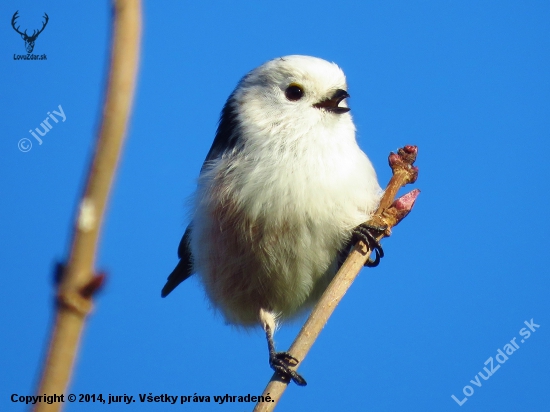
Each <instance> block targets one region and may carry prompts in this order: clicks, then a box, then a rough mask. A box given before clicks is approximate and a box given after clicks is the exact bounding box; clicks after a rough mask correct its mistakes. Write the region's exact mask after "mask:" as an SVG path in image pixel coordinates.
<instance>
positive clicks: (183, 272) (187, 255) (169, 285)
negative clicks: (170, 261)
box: [161, 225, 193, 298]
mask: <svg viewBox="0 0 550 412" xmlns="http://www.w3.org/2000/svg"><path fill="white" fill-rule="evenodd" d="M190 237H191V225H189V226H187V229H186V230H185V234H184V235H183V237H182V238H181V242H180V245H179V247H178V257H179V258H180V261H179V263H178V265H177V266H176V267H175V269H174V270H173V271H172V273H170V275H169V276H168V281H167V282H166V285H164V287H163V288H162V292H161V296H162V297H163V298H164V297H166V296H168V294H169V293H170V292H172V291H173V290H174V289H175V288H176V286H178V285H179V284H180V283H181V282H183V281H184V280H185V279H187V278H188V277H189V276H191V275H192V274H193V256H192V255H191V249H190V247H189V240H190Z"/></svg>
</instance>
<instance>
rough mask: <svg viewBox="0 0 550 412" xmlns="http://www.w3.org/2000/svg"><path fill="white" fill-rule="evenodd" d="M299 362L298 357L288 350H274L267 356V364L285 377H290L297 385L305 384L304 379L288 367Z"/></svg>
mask: <svg viewBox="0 0 550 412" xmlns="http://www.w3.org/2000/svg"><path fill="white" fill-rule="evenodd" d="M299 362H300V361H299V360H298V359H296V358H295V357H294V356H292V355H291V354H290V353H288V352H275V353H273V354H272V355H271V356H270V357H269V366H271V368H272V369H273V370H274V371H275V372H278V373H280V374H281V375H282V376H284V377H285V378H287V379H292V381H293V382H294V383H295V384H296V385H298V386H306V385H307V382H306V380H305V379H304V378H302V376H301V375H300V374H299V373H298V372H296V371H295V370H294V369H290V367H291V366H296V365H298V363H299Z"/></svg>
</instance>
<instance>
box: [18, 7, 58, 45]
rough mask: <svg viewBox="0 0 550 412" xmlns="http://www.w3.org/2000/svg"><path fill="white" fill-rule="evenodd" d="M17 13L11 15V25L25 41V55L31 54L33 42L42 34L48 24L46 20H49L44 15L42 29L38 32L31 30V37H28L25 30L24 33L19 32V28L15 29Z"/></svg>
mask: <svg viewBox="0 0 550 412" xmlns="http://www.w3.org/2000/svg"><path fill="white" fill-rule="evenodd" d="M17 13H19V10H17V11H16V12H15V13H14V14H13V17H12V18H11V25H12V27H13V29H14V30H15V31H16V32H17V33H19V34H20V35H21V38H22V39H23V40H25V48H26V49H27V53H32V51H33V50H34V42H35V41H36V38H37V37H38V35H39V34H40V33H42V31H44V28H45V27H46V24H48V20H49V19H50V18H49V17H48V15H47V14H46V13H44V16H43V17H44V19H46V21H44V23H42V28H41V29H40V30H38V31H37V30H33V32H32V35H31V36H29V35H28V34H27V30H25V32H24V33H22V32H20V31H19V27H20V26H17V27H15V20H17V18H18V17H19V16H18V15H17Z"/></svg>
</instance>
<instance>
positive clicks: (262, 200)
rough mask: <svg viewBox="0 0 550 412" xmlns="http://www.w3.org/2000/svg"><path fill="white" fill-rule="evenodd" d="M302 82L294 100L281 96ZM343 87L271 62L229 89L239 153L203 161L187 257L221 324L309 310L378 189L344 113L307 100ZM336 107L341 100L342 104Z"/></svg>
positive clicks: (331, 71) (300, 66)
mask: <svg viewBox="0 0 550 412" xmlns="http://www.w3.org/2000/svg"><path fill="white" fill-rule="evenodd" d="M291 83H296V84H299V85H301V86H302V88H303V90H304V92H305V93H304V96H303V97H302V98H301V99H300V100H298V101H290V100H288V99H287V98H286V97H285V90H286V88H287V87H288V86H289V84H291ZM337 89H344V90H347V85H346V79H345V76H344V73H343V72H342V70H341V69H340V68H339V67H338V66H337V65H336V64H334V63H329V62H327V61H325V60H321V59H318V58H314V57H308V56H287V57H284V58H280V59H275V60H271V61H269V62H267V63H265V64H264V65H262V66H260V67H258V68H257V69H255V70H253V71H252V72H250V73H249V74H248V75H247V76H245V77H244V78H243V80H242V81H241V82H240V83H239V85H238V86H237V89H236V90H235V92H234V93H233V98H234V99H235V102H236V107H237V124H238V127H237V128H236V131H237V132H238V146H237V147H236V148H235V150H233V151H231V152H228V153H225V154H224V155H223V156H222V157H221V158H219V159H217V160H216V161H214V162H212V163H210V164H209V165H208V167H206V168H205V169H204V170H203V173H202V174H201V176H200V178H199V184H198V189H197V192H196V195H195V205H194V214H193V225H192V232H191V250H192V254H193V256H194V268H195V270H196V271H197V272H198V273H199V275H200V278H201V280H202V282H203V283H204V286H205V289H206V293H207V295H208V297H209V298H210V300H211V301H212V303H213V305H214V306H215V307H216V308H218V309H219V310H220V311H221V312H222V314H223V315H224V317H225V319H226V320H227V321H228V322H229V323H233V324H240V325H245V326H252V325H258V324H260V323H262V322H263V323H265V322H266V321H265V319H263V318H264V317H265V316H264V317H263V318H262V319H260V312H261V311H262V313H263V312H268V313H271V314H273V318H280V319H281V320H284V319H288V318H291V317H292V316H295V315H296V314H298V313H300V312H301V311H302V310H304V309H307V308H308V307H310V306H311V304H313V303H314V302H315V301H316V300H317V299H318V298H319V297H320V295H321V293H322V292H323V291H324V290H325V288H326V286H327V285H328V283H329V282H330V280H331V279H332V277H333V276H334V274H335V273H336V269H337V255H338V251H339V250H340V249H341V248H342V247H344V246H345V244H346V242H347V241H348V240H349V238H350V236H351V230H352V229H353V228H354V227H355V226H357V225H359V224H361V223H363V222H365V221H366V220H368V218H369V216H370V214H371V213H372V212H373V211H374V209H375V208H376V206H377V204H378V201H379V199H380V195H381V193H382V190H381V188H380V186H379V184H378V181H377V179H376V173H375V171H374V169H373V167H372V165H371V163H370V161H369V159H368V158H367V156H366V155H365V153H363V151H362V150H361V149H360V148H359V146H358V145H357V142H356V139H355V126H354V124H353V121H352V118H351V115H350V114H349V112H348V113H342V114H337V113H333V112H329V111H326V110H323V109H319V108H317V107H314V106H313V104H315V103H318V102H320V101H323V100H325V99H327V98H329V97H330V96H331V93H333V92H334V91H335V90H337ZM344 105H345V102H342V103H341V104H340V106H341V107H344Z"/></svg>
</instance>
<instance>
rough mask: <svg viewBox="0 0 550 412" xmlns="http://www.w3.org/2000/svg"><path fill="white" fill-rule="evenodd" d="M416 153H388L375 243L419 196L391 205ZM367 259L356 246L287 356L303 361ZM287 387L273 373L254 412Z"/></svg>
mask: <svg viewBox="0 0 550 412" xmlns="http://www.w3.org/2000/svg"><path fill="white" fill-rule="evenodd" d="M417 152H418V149H417V147H416V146H405V147H403V148H402V149H399V151H398V153H397V154H395V153H391V154H390V156H389V159H388V160H389V163H390V167H391V168H392V171H393V176H392V178H391V179H390V182H389V183H388V186H387V188H386V191H385V192H384V196H383V197H382V199H381V200H380V205H379V206H378V209H377V210H376V212H375V213H374V215H373V216H372V218H371V219H370V220H369V223H370V224H372V225H374V226H379V227H386V228H387V229H386V230H385V232H384V233H382V234H381V235H380V236H379V237H378V240H380V239H382V238H383V237H386V236H389V235H390V234H391V228H392V227H394V226H395V225H397V224H398V223H399V222H400V221H401V220H402V219H403V218H405V216H406V215H407V214H408V213H409V212H410V211H411V209H412V207H413V205H414V202H415V200H416V197H417V196H418V194H419V193H420V191H419V190H418V189H415V190H413V191H411V192H410V193H408V194H406V195H404V196H402V197H400V198H399V199H397V200H395V201H394V199H395V196H396V195H397V192H398V191H399V189H400V188H401V187H403V186H405V185H406V184H408V183H414V182H415V181H416V178H417V176H418V168H416V167H415V166H413V163H414V161H415V160H416V155H417ZM369 256H370V250H368V248H367V245H366V244H365V243H363V242H362V241H359V242H357V244H356V245H355V247H354V248H353V250H352V251H351V253H350V254H349V256H348V258H347V259H346V261H345V262H344V264H343V265H342V267H341V268H340V270H339V271H338V273H337V274H336V276H335V277H334V279H333V280H332V282H331V283H330V285H329V286H328V288H327V290H326V291H325V293H324V294H323V296H321V299H320V300H319V302H318V303H317V305H316V306H315V308H314V309H313V311H312V312H311V314H310V315H309V317H308V319H307V321H306V323H305V324H304V326H303V327H302V329H301V330H300V332H299V334H298V336H297V337H296V339H295V340H294V342H293V343H292V346H291V347H290V349H289V353H290V354H291V355H292V356H294V357H295V358H296V359H298V360H299V361H302V360H303V359H304V358H305V357H306V355H307V353H308V352H309V350H310V349H311V347H312V346H313V343H314V342H315V340H316V339H317V337H318V336H319V334H320V333H321V330H322V329H323V327H324V326H325V324H326V323H327V321H328V319H329V317H330V315H331V314H332V312H334V309H335V308H336V306H337V305H338V303H340V300H341V299H342V298H343V296H344V294H345V293H346V292H347V290H348V289H349V287H350V286H351V284H352V282H353V281H354V279H355V278H356V277H357V275H358V274H359V271H360V270H361V268H362V267H363V265H364V264H365V262H366V261H367V259H368V258H369ZM288 383H289V382H288V380H287V379H284V378H283V377H281V376H280V375H279V374H277V373H274V374H273V376H272V377H271V380H270V381H269V383H268V385H267V387H266V388H265V390H264V392H263V394H262V396H263V397H264V399H266V398H267V401H266V402H258V403H257V404H256V407H255V408H254V412H269V411H272V410H273V409H275V406H276V405H277V402H278V401H279V400H280V398H281V396H282V394H283V392H284V391H285V389H286V387H287V386H288Z"/></svg>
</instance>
